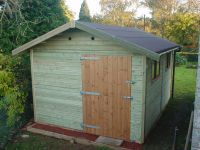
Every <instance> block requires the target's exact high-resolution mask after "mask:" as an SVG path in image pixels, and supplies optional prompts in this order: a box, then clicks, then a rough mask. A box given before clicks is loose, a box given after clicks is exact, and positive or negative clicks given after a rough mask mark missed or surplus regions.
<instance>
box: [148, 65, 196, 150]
mask: <svg viewBox="0 0 200 150" xmlns="http://www.w3.org/2000/svg"><path fill="white" fill-rule="evenodd" d="M195 83H196V69H189V68H186V67H185V66H181V67H176V74H175V95H174V99H171V100H170V101H169V104H168V106H167V107H166V109H165V111H164V113H163V115H162V117H161V118H160V120H159V122H158V124H157V125H156V127H155V128H154V129H153V130H152V131H151V133H150V135H149V136H148V138H147V139H146V142H145V146H144V149H145V150H171V149H172V144H173V138H174V130H175V127H177V128H178V131H177V140H176V149H177V150H182V149H184V144H185V139H186V134H187V130H188V125H189V120H190V114H191V111H192V109H193V102H194V98H195V86H196V85H195Z"/></svg>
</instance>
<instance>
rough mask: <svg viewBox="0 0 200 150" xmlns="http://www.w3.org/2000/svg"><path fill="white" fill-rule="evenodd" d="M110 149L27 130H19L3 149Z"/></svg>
mask: <svg viewBox="0 0 200 150" xmlns="http://www.w3.org/2000/svg"><path fill="white" fill-rule="evenodd" d="M22 134H26V135H29V138H22V137H21V135H22ZM56 149H57V150H86V149H87V150H111V149H110V148H106V147H95V146H86V145H81V144H72V143H70V142H69V141H65V140H59V139H55V138H51V137H47V136H42V135H38V134H32V133H29V132H21V133H19V134H18V135H17V137H16V139H15V140H14V141H13V142H12V143H9V144H8V145H7V147H6V148H5V150H56Z"/></svg>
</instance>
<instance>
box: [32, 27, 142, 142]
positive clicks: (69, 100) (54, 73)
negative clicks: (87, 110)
mask: <svg viewBox="0 0 200 150" xmlns="http://www.w3.org/2000/svg"><path fill="white" fill-rule="evenodd" d="M69 37H71V40H68V38H69ZM91 37H92V35H91V34H88V33H86V32H83V31H80V30H74V29H73V30H68V31H66V32H64V33H62V34H59V35H58V36H55V37H53V38H51V39H49V40H47V41H45V42H43V43H41V44H40V45H38V46H36V47H34V49H33V51H32V52H33V53H32V80H33V81H32V83H33V92H34V93H33V95H34V107H35V121H36V122H41V123H46V124H53V125H58V126H61V127H67V128H73V129H78V130H82V128H81V126H80V124H81V123H83V118H82V116H83V114H82V97H81V95H80V90H81V89H82V87H81V60H80V57H81V55H83V54H92V55H94V54H96V55H114V56H117V55H119V56H125V55H132V60H133V66H132V72H133V78H134V79H135V81H136V83H137V84H135V85H133V90H132V94H133V96H136V97H137V98H135V100H134V101H132V102H131V103H132V104H131V118H130V119H131V121H130V123H131V140H134V141H138V142H139V141H141V132H142V129H141V128H142V127H141V126H142V122H143V121H141V120H142V119H144V118H142V117H143V115H142V111H139V109H140V108H141V107H143V106H142V104H143V102H142V101H143V100H144V99H143V92H142V88H143V86H144V85H143V82H142V78H143V77H144V76H143V75H144V74H143V65H144V63H141V62H143V56H141V55H139V54H133V53H132V52H130V51H128V50H127V49H124V48H122V47H121V46H119V45H117V44H115V43H113V42H111V41H107V40H104V39H100V38H97V37H95V40H91ZM140 76H141V77H140ZM137 80H138V82H137ZM134 89H135V91H134ZM137 91H138V93H137ZM137 106H139V108H138V109H136V107H137ZM135 109H136V110H135Z"/></svg>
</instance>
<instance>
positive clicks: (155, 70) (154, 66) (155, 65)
mask: <svg viewBox="0 0 200 150" xmlns="http://www.w3.org/2000/svg"><path fill="white" fill-rule="evenodd" d="M159 77H160V61H155V60H152V61H151V79H152V80H155V79H157V78H159Z"/></svg>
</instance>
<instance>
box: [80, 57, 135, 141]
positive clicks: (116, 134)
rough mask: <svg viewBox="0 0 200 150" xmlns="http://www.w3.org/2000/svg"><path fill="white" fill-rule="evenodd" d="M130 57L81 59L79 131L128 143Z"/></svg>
mask: <svg viewBox="0 0 200 150" xmlns="http://www.w3.org/2000/svg"><path fill="white" fill-rule="evenodd" d="M130 80H131V56H105V57H98V56H91V55H90V56H89V55H88V56H84V59H83V60H82V93H81V94H82V96H83V128H84V131H85V132H87V133H92V134H97V135H102V136H107V137H113V138H118V139H123V140H130V101H131V85H130V84H129V83H130Z"/></svg>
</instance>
